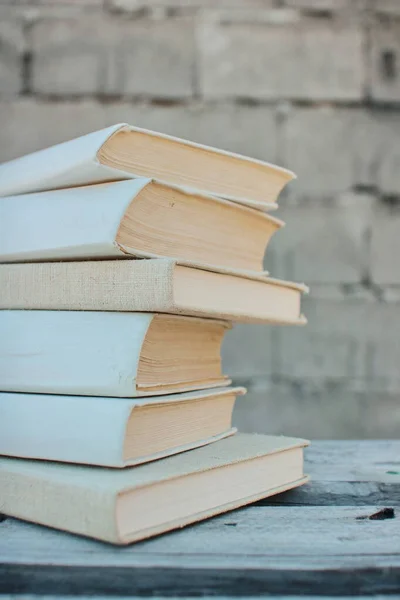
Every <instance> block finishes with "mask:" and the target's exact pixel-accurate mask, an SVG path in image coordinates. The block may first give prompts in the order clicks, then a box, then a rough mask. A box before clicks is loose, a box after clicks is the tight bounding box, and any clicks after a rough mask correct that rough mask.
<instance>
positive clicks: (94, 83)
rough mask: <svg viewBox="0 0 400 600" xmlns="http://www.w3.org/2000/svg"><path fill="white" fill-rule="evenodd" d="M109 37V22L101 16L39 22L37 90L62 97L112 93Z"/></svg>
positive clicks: (35, 37) (36, 34)
mask: <svg viewBox="0 0 400 600" xmlns="http://www.w3.org/2000/svg"><path fill="white" fill-rule="evenodd" d="M108 38H109V28H108V24H107V23H106V22H105V21H104V20H103V19H101V18H98V17H96V18H95V17H82V18H79V19H78V18H76V19H74V18H71V19H46V20H41V21H39V22H37V23H35V24H34V25H33V27H32V49H33V61H32V73H33V81H32V85H33V89H34V91H35V92H39V93H41V94H49V95H56V96H61V97H62V96H69V95H72V96H75V95H78V96H79V95H84V94H95V93H105V92H108V91H109V89H108V71H109V52H108V47H109V39H108Z"/></svg>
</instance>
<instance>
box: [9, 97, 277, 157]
mask: <svg viewBox="0 0 400 600" xmlns="http://www.w3.org/2000/svg"><path fill="white" fill-rule="evenodd" d="M0 121H1V123H2V127H1V128H0V160H10V159H11V158H15V157H16V156H19V155H21V154H24V153H27V152H33V151H34V150H38V149H40V148H44V147H46V146H49V145H51V144H56V143H58V142H61V141H64V140H67V139H70V138H73V137H76V136H78V135H83V134H85V133H88V132H90V131H94V130H96V129H100V128H101V127H106V126H107V125H112V124H114V123H120V122H128V123H131V124H133V125H137V126H139V127H145V128H148V129H154V130H156V131H162V132H165V133H169V134H172V135H177V136H180V137H184V138H188V139H192V140H195V141H197V142H200V143H205V144H210V145H216V146H220V147H222V148H225V149H227V150H231V151H235V152H240V153H242V154H249V155H252V156H254V157H256V158H263V159H266V160H270V161H274V160H275V157H276V126H275V115H274V112H273V110H271V109H269V108H267V107H257V108H255V109H253V108H249V107H241V106H239V107H235V106H230V107H229V106H210V107H201V106H199V107H187V106H177V107H176V106H175V107H152V106H144V105H133V104H128V103H126V102H122V103H119V102H113V103H107V104H99V103H97V102H95V101H89V100H85V101H80V102H60V103H58V102H43V101H40V102H37V101H36V100H19V101H16V102H4V103H2V104H1V103H0Z"/></svg>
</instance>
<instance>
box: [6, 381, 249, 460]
mask: <svg viewBox="0 0 400 600" xmlns="http://www.w3.org/2000/svg"><path fill="white" fill-rule="evenodd" d="M244 392H245V390H244V389H243V388H221V389H219V390H205V391H196V392H188V393H183V394H170V395H167V396H157V397H152V398H146V399H145V398H142V399H135V400H130V399H127V398H105V397H100V396H97V397H92V396H59V395H52V394H14V393H8V392H0V455H5V456H14V457H18V458H34V459H40V460H51V461H60V462H68V463H78V464H88V465H99V466H104V467H116V468H121V467H125V466H128V465H134V464H141V463H144V462H149V461H152V460H156V459H159V458H163V457H165V456H170V455H172V454H176V453H178V452H183V451H186V450H190V449H191V448H196V447H199V446H202V445H204V444H208V443H210V442H212V441H215V440H217V439H221V438H223V437H226V436H228V435H232V434H233V433H235V431H236V429H234V428H232V427H230V428H228V429H227V430H225V431H220V432H219V433H218V434H217V435H214V436H212V437H208V438H203V439H197V440H196V441H193V442H191V443H186V444H183V445H182V444H181V445H174V444H173V443H172V445H171V446H170V447H168V449H167V450H163V451H159V452H155V453H151V454H150V455H143V456H140V457H137V458H135V459H124V443H125V438H126V432H127V426H128V421H129V419H130V417H131V413H132V412H133V419H134V418H135V414H134V411H135V409H137V408H140V407H143V406H150V405H153V406H154V407H156V406H158V405H162V404H177V403H178V404H179V403H184V402H185V403H187V402H188V401H190V400H192V401H195V400H202V399H207V398H209V397H210V396H213V402H218V400H219V398H221V399H222V398H224V397H226V396H228V395H231V396H232V394H237V395H241V394H243V393H244ZM214 396H215V398H214ZM154 418H157V417H156V414H155V417H154ZM169 424H170V427H173V425H172V424H171V422H169ZM165 433H166V434H168V435H169V436H170V430H168V431H166V432H165ZM161 435H162V434H161ZM142 436H143V434H142V433H141V437H142Z"/></svg>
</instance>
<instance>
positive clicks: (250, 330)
mask: <svg viewBox="0 0 400 600" xmlns="http://www.w3.org/2000/svg"><path fill="white" fill-rule="evenodd" d="M276 332H277V327H272V326H267V325H265V326H260V325H235V327H234V328H233V329H232V330H231V331H229V332H228V333H227V335H226V337H225V340H224V344H223V347H222V364H223V372H224V373H225V374H226V375H229V376H230V377H233V378H234V379H235V378H237V377H242V378H245V379H249V378H251V377H254V376H261V377H263V376H270V375H271V374H272V373H273V372H274V368H275V364H276V363H277V362H278V361H279V346H278V342H277V341H276V340H277V336H276Z"/></svg>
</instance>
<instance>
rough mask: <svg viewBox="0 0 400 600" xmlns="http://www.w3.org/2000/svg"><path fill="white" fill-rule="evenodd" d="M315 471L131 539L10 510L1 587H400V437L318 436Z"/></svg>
mask: <svg viewBox="0 0 400 600" xmlns="http://www.w3.org/2000/svg"><path fill="white" fill-rule="evenodd" d="M306 471H307V472H308V473H310V474H311V476H312V478H313V479H312V483H310V484H308V485H307V486H304V487H303V488H300V489H298V490H294V491H291V492H287V493H285V494H281V495H280V496H277V497H275V498H274V499H272V500H269V501H265V502H261V503H258V504H256V505H253V506H251V507H248V508H245V509H241V510H237V511H235V512H232V513H228V514H225V515H222V516H220V517H217V518H214V519H211V520H209V521H205V522H204V523H201V524H197V525H194V526H192V527H188V528H186V529H184V530H181V531H177V532H174V533H170V534H166V535H164V536H161V537H159V538H156V539H153V540H150V541H147V542H142V543H139V544H136V545H134V546H131V547H127V548H114V547H112V546H110V545H107V544H103V543H100V542H95V541H91V540H87V539H83V538H78V537H75V536H72V535H68V534H64V533H61V532H56V531H53V530H50V529H46V528H44V527H39V526H36V525H32V524H27V523H22V522H19V521H16V520H14V519H10V518H7V519H5V520H4V521H3V522H2V523H1V524H0V593H1V594H11V593H13V594H22V593H24V594H48V595H62V594H68V595H81V596H82V595H91V594H94V595H96V594H97V595H100V594H101V595H112V596H118V595H120V596H122V595H125V596H126V595H136V596H149V595H158V596H191V595H192V596H196V595H197V596H199V595H219V596H254V595H262V594H271V595H273V594H275V595H307V594H308V595H325V596H326V595H328V596H329V595H330V596H334V595H356V594H360V595H362V594H365V595H368V594H393V593H396V592H398V593H400V441H374V442H369V441H361V442H314V443H313V444H312V446H311V447H310V448H309V449H308V450H307V453H306ZM205 493H206V492H205ZM385 508H386V509H389V510H382V509H385ZM376 513H378V514H377V515H376ZM371 515H376V516H375V517H374V518H372V517H371Z"/></svg>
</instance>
